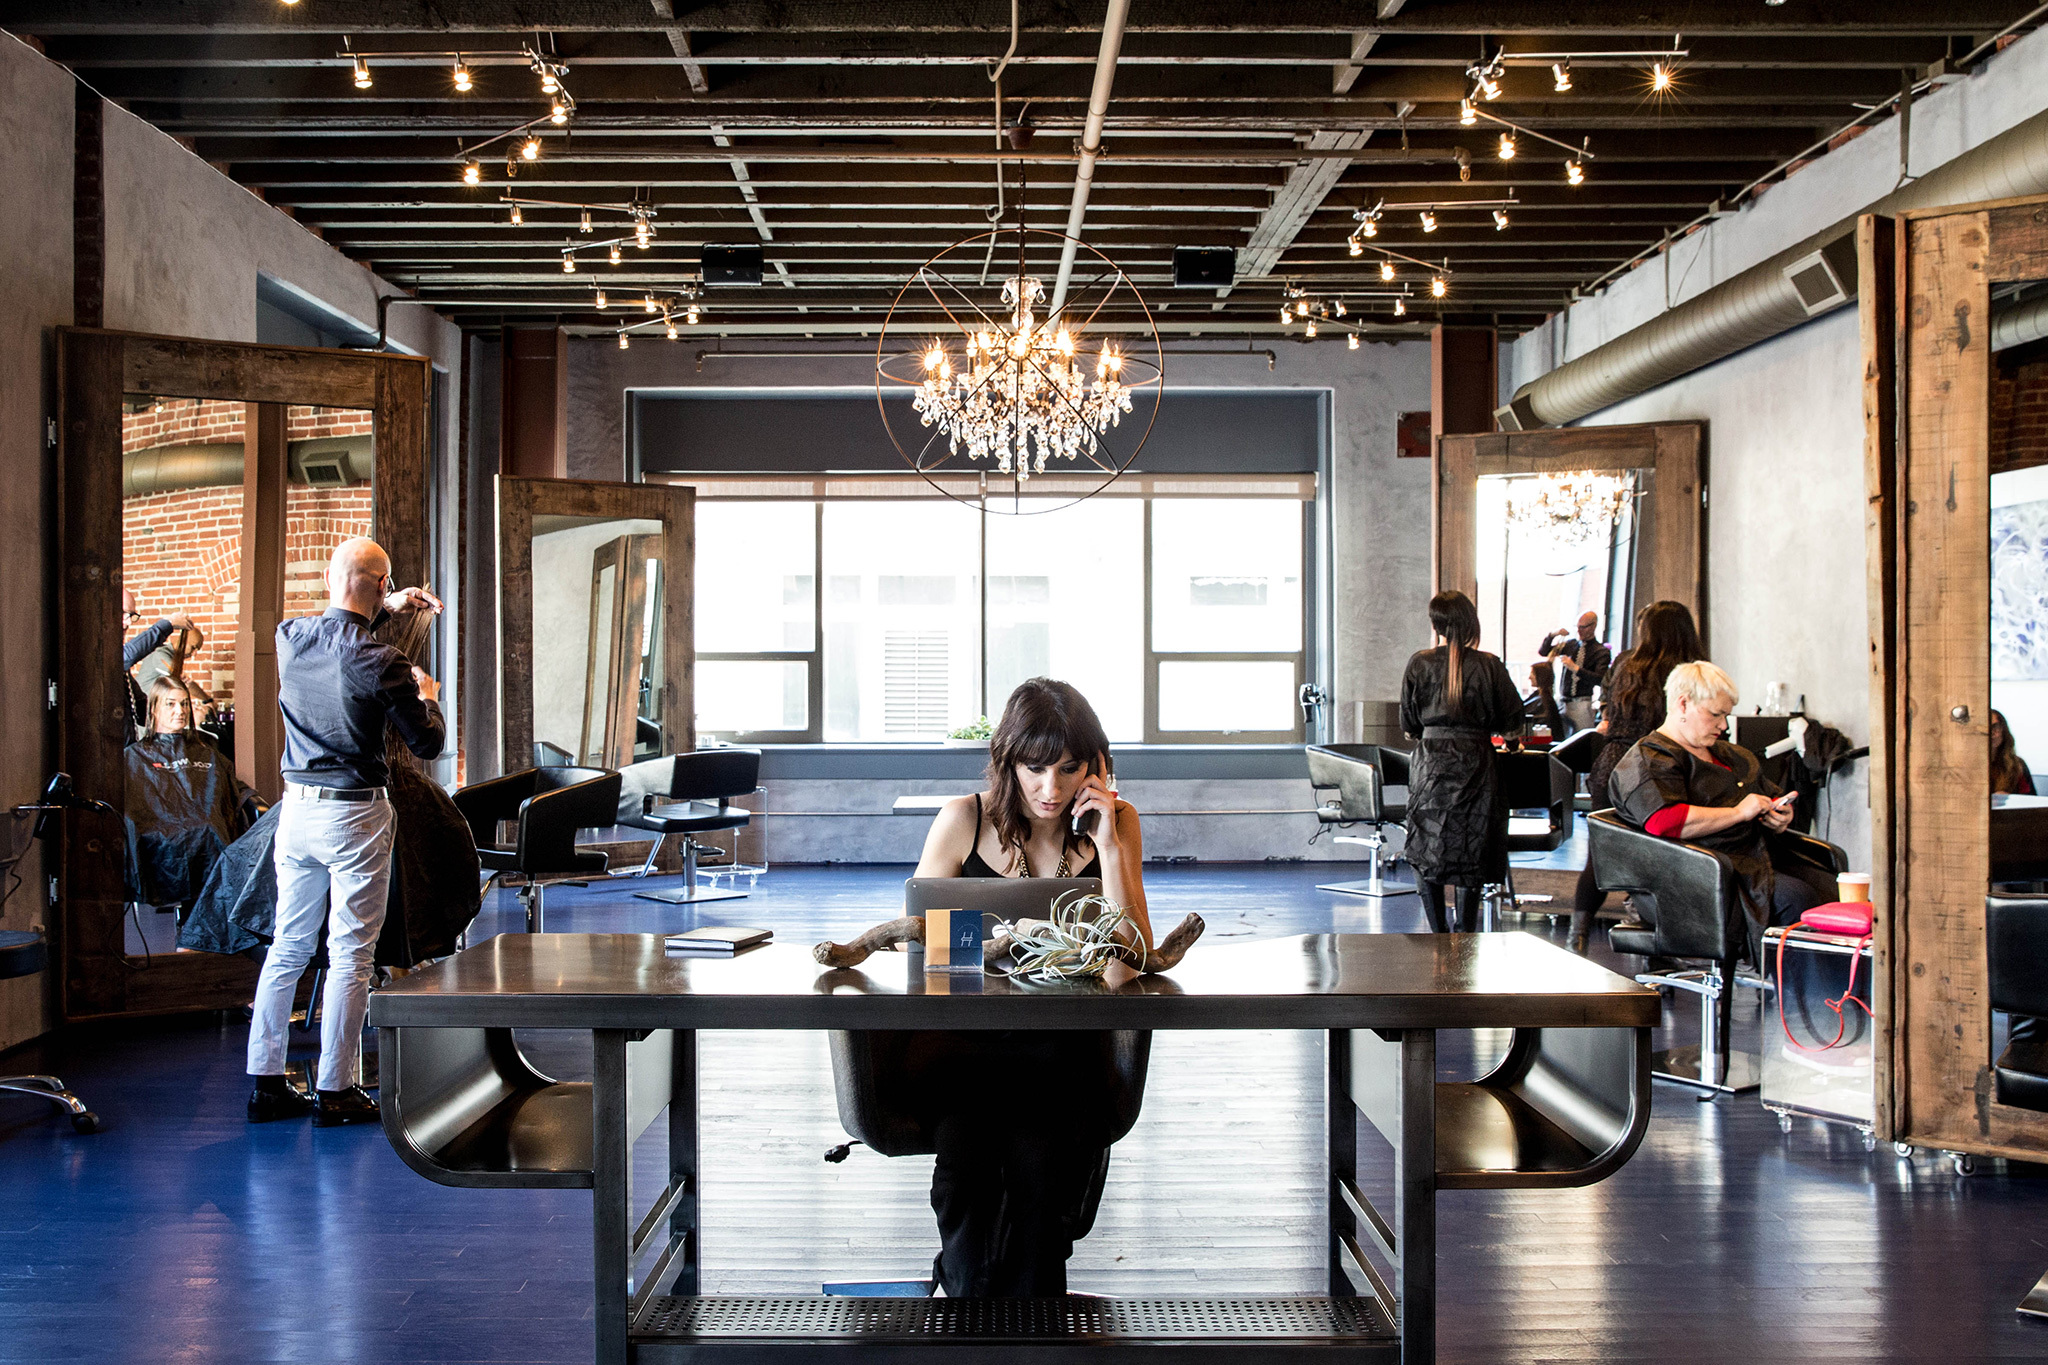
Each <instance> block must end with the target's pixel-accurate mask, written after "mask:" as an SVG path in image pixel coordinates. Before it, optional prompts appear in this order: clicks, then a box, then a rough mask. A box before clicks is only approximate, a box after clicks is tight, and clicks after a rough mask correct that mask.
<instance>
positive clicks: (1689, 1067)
mask: <svg viewBox="0 0 2048 1365" xmlns="http://www.w3.org/2000/svg"><path fill="white" fill-rule="evenodd" d="M1650 1075H1651V1076H1652V1077H1653V1078H1655V1079H1657V1080H1660V1081H1672V1082H1675V1083H1677V1084H1679V1085H1689V1086H1692V1087H1693V1088H1694V1089H1696V1090H1706V1091H1711V1092H1712V1093H1714V1094H1717V1095H1740V1094H1742V1093H1744V1092H1745V1091H1750V1090H1756V1089H1758V1088H1760V1087H1761V1086H1762V1085H1763V1083H1764V1068H1763V1059H1762V1058H1760V1057H1758V1056H1757V1055H1756V1054H1755V1053H1754V1052H1731V1053H1729V1054H1728V1074H1727V1075H1725V1076H1723V1077H1722V1078H1721V1079H1720V1080H1718V1081H1715V1080H1709V1079H1706V1078H1704V1077H1703V1076H1702V1075H1701V1072H1700V1046H1699V1044H1697V1043H1690V1044H1687V1045H1686V1046H1685V1047H1674V1048H1666V1049H1665V1050H1663V1051H1661V1052H1653V1053H1651V1054H1650Z"/></svg>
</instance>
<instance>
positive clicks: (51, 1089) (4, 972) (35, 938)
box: [0, 929, 100, 1133]
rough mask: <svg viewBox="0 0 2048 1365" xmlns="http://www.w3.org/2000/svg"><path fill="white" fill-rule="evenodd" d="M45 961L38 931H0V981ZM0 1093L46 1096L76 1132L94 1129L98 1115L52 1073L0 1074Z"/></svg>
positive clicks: (28, 973) (30, 971)
mask: <svg viewBox="0 0 2048 1365" xmlns="http://www.w3.org/2000/svg"><path fill="white" fill-rule="evenodd" d="M48 962H49V949H48V948H47V946H46V945H45V944H44V942H43V936H42V935H41V934H39V933H35V934H30V933H22V932H20V931H18V930H12V929H10V930H6V931H0V981H11V980H13V979H14V978H15V977H17V976H34V975H35V974H36V973H37V972H39V971H41V970H42V969H43V968H44V966H46V965H47V964H48ZM0 1094H12V1095H30V1096H33V1097H34V1098H36V1099H39V1100H48V1101H50V1103H52V1104H55V1105H59V1106H61V1107H63V1108H64V1109H67V1110H69V1111H70V1113H71V1127H72V1128H73V1129H74V1130H75V1131H77V1132H80V1133H97V1132H98V1131H99V1130H100V1116H99V1115H98V1114H95V1113H93V1112H92V1110H90V1109H88V1108H86V1107H85V1101H84V1100H81V1099H79V1098H78V1096H76V1095H74V1094H72V1093H71V1092H70V1091H69V1090H66V1089H65V1088H64V1082H62V1081H60V1080H58V1079H57V1078H56V1077H55V1076H0Z"/></svg>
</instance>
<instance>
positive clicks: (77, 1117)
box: [0, 1076, 100, 1133]
mask: <svg viewBox="0 0 2048 1365" xmlns="http://www.w3.org/2000/svg"><path fill="white" fill-rule="evenodd" d="M0 1095H27V1096H29V1097H31V1098H33V1099H39V1100H48V1101H49V1102H50V1103H52V1104H54V1105H56V1106H57V1107H58V1108H60V1109H63V1110H64V1111H66V1112H67V1113H69V1114H70V1115H71V1126H72V1127H73V1128H74V1129H76V1130H77V1131H79V1132H81V1133H96V1132H98V1131H99V1127H100V1116H99V1115H98V1114H95V1113H93V1112H92V1110H90V1109H87V1108H86V1107H85V1101H84V1100H81V1099H80V1098H78V1096H76V1095H74V1094H72V1093H71V1092H70V1091H69V1090H66V1089H65V1088H64V1082H62V1081H60V1080H58V1079H57V1078H56V1077H55V1076H0Z"/></svg>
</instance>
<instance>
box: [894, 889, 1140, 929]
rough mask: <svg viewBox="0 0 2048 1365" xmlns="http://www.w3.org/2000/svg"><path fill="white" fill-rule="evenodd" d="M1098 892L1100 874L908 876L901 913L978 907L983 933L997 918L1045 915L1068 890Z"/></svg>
mask: <svg viewBox="0 0 2048 1365" xmlns="http://www.w3.org/2000/svg"><path fill="white" fill-rule="evenodd" d="M1070 892H1073V893H1078V894H1079V895H1082V896H1099V895H1101V894H1102V879H1101V878H1100V877H912V878H911V879H910V880H908V881H906V882H904V883H903V913H904V914H906V915H922V914H923V913H924V912H925V911H927V910H979V911H981V929H982V932H983V933H984V934H986V933H988V931H989V930H990V928H991V927H993V926H994V924H995V922H996V921H997V920H999V919H1006V920H1020V919H1045V918H1046V917H1047V916H1048V915H1049V914H1051V912H1052V903H1053V902H1054V901H1056V900H1058V899H1059V898H1060V897H1061V896H1064V895H1067V894H1068V893H1070Z"/></svg>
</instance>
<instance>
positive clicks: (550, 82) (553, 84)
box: [540, 64, 562, 95]
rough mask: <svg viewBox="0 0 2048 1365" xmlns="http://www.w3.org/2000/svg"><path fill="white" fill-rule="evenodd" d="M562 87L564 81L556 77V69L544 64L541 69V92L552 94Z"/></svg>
mask: <svg viewBox="0 0 2048 1365" xmlns="http://www.w3.org/2000/svg"><path fill="white" fill-rule="evenodd" d="M561 88H562V83H561V82H560V81H559V80H556V79H555V69H554V68H553V67H551V66H547V65H545V64H543V65H542V66H541V69H540V92H541V93H542V94H543V95H552V94H554V93H555V92H556V91H557V90H560V89H561Z"/></svg>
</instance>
